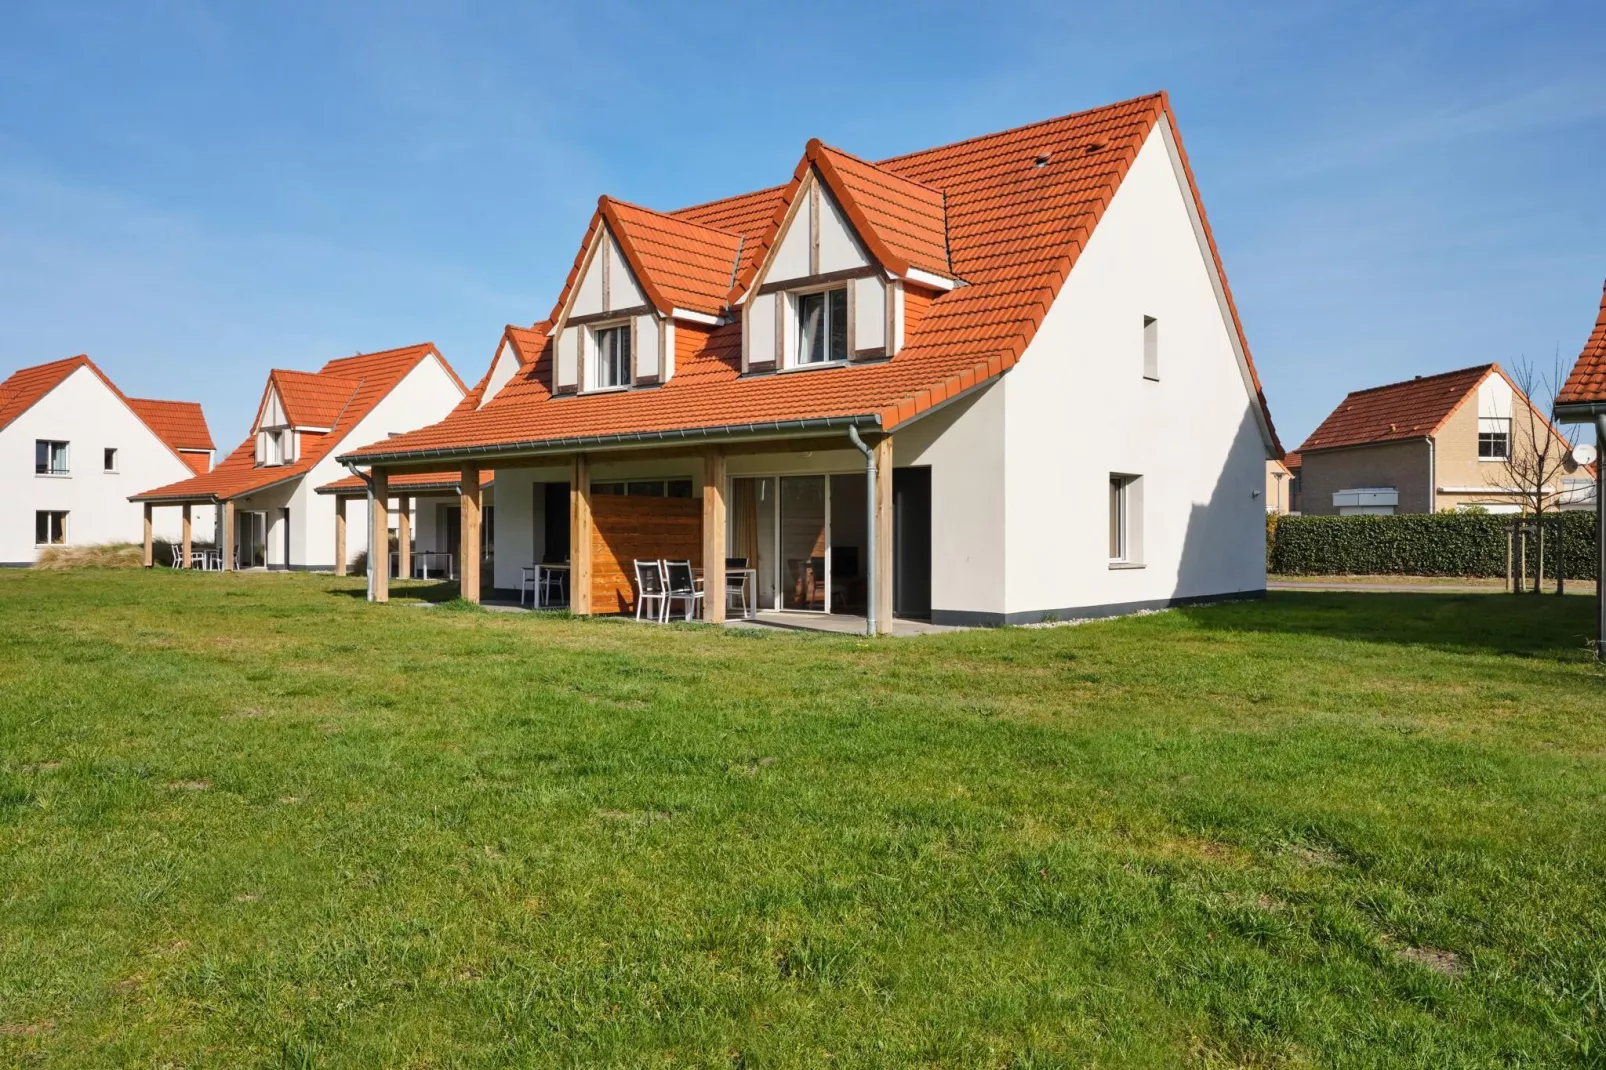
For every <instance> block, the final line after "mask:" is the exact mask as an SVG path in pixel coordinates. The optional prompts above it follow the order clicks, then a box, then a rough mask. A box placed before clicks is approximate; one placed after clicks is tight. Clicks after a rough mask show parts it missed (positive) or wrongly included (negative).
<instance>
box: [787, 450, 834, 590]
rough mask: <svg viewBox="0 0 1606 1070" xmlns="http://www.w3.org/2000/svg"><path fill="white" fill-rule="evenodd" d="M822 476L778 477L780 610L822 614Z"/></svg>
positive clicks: (823, 573)
mask: <svg viewBox="0 0 1606 1070" xmlns="http://www.w3.org/2000/svg"><path fill="white" fill-rule="evenodd" d="M826 478H827V477H825V476H782V477H781V494H780V507H781V525H780V527H781V546H780V553H779V554H777V555H776V560H777V563H778V564H779V565H780V566H781V577H780V579H781V608H783V609H815V610H819V611H821V612H824V611H825V609H826V608H827V599H826V549H825V545H826V539H825V531H826V520H827V518H826V509H825V501H826V498H825V481H826Z"/></svg>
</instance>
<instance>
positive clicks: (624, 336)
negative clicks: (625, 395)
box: [593, 324, 630, 387]
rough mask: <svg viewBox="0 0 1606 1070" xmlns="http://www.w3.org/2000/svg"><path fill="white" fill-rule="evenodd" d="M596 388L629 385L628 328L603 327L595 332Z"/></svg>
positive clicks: (626, 326)
mask: <svg viewBox="0 0 1606 1070" xmlns="http://www.w3.org/2000/svg"><path fill="white" fill-rule="evenodd" d="M595 337H596V343H597V381H596V383H594V384H593V385H595V386H598V387H609V386H629V385H630V327H629V325H628V324H627V325H625V326H623V327H604V328H602V329H601V330H599V331H597V332H596V335H595Z"/></svg>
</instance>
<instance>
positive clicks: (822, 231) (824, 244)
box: [763, 177, 871, 283]
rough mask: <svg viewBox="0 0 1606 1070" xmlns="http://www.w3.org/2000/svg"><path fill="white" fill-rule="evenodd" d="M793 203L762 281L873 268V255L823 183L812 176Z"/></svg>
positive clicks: (785, 280) (796, 278)
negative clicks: (816, 258)
mask: <svg viewBox="0 0 1606 1070" xmlns="http://www.w3.org/2000/svg"><path fill="white" fill-rule="evenodd" d="M814 197H818V199H819V204H818V211H817V212H816V210H815V208H816V206H815V205H814V204H813V203H812V201H811V198H814ZM794 203H795V204H796V210H795V211H794V212H793V213H792V218H791V219H789V220H788V221H787V223H786V228H785V231H784V232H783V233H782V235H781V237H780V240H779V242H778V243H777V244H776V247H775V252H774V253H773V254H772V255H771V258H770V262H769V266H768V268H767V269H766V270H765V272H764V277H763V282H765V283H772V282H792V281H794V280H803V279H807V278H808V277H809V276H811V275H827V274H830V273H831V272H833V271H848V270H851V269H854V268H864V267H869V266H870V263H871V261H870V256H869V254H868V253H866V252H865V250H864V246H863V245H862V244H860V242H859V239H858V237H857V236H856V235H855V234H854V232H853V225H852V224H851V223H849V222H848V217H847V215H846V214H845V213H844V212H843V211H842V208H841V206H840V205H838V204H837V202H836V198H834V197H832V196H831V191H830V190H828V189H826V188H825V186H824V185H823V184H821V183H820V182H818V181H816V180H815V179H813V178H812V177H811V178H810V179H809V180H808V181H807V182H805V183H804V184H803V186H802V187H801V188H800V189H799V191H798V196H797V200H796V201H795V202H794ZM816 216H817V217H818V233H817V234H816V229H815V228H816ZM816 239H817V240H818V242H819V248H820V255H819V264H818V268H817V269H816V267H815V265H814V263H813V257H814V254H813V245H814V242H815V241H816Z"/></svg>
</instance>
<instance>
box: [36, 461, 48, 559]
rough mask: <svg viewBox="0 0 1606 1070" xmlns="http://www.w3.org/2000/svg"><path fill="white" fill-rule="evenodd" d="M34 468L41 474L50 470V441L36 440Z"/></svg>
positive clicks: (41, 540)
mask: <svg viewBox="0 0 1606 1070" xmlns="http://www.w3.org/2000/svg"><path fill="white" fill-rule="evenodd" d="M33 470H34V472H35V473H36V474H39V475H43V474H44V473H46V472H48V471H50V443H48V442H35V443H34V444H33ZM38 541H40V542H44V541H45V540H43V539H40V540H38Z"/></svg>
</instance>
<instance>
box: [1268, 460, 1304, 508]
mask: <svg viewBox="0 0 1606 1070" xmlns="http://www.w3.org/2000/svg"><path fill="white" fill-rule="evenodd" d="M1299 473H1300V463H1299V454H1297V453H1288V454H1284V455H1283V456H1282V457H1280V458H1279V457H1272V458H1270V459H1269V460H1267V461H1266V512H1268V513H1277V514H1279V515H1283V516H1286V515H1288V514H1290V513H1298V512H1299V506H1300V500H1299V499H1300V482H1299Z"/></svg>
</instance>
